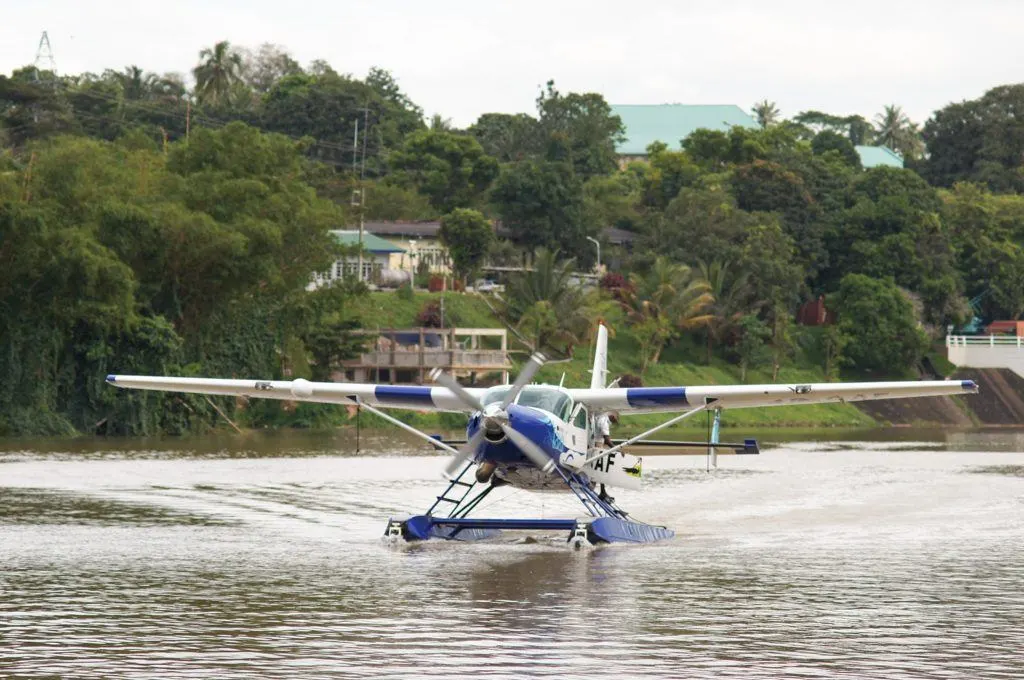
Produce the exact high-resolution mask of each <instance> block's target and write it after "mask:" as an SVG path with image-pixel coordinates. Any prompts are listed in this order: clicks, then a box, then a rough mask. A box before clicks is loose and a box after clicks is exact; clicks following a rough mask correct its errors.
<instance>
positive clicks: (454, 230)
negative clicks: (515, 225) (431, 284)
mask: <svg viewBox="0 0 1024 680" xmlns="http://www.w3.org/2000/svg"><path fill="white" fill-rule="evenodd" d="M438 236H440V238H441V243H443V244H444V246H445V247H446V248H447V249H448V253H449V254H450V255H451V258H452V264H453V265H454V269H455V274H456V275H457V276H461V277H462V278H463V279H467V278H468V277H470V276H472V274H473V273H474V272H475V271H476V270H477V269H479V267H480V265H481V264H483V261H484V258H485V257H487V252H488V250H489V249H490V246H491V242H492V241H493V240H494V228H493V227H492V226H491V223H490V221H488V219H487V218H486V217H484V216H483V213H481V212H479V211H477V210H472V209H467V208H456V209H455V210H453V211H452V212H450V213H448V214H447V215H445V216H444V217H442V218H441V230H440V232H439V233H438Z"/></svg>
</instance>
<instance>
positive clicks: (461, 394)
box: [430, 368, 484, 411]
mask: <svg viewBox="0 0 1024 680" xmlns="http://www.w3.org/2000/svg"><path fill="white" fill-rule="evenodd" d="M430 379H431V380H433V381H434V382H436V383H438V384H439V385H441V386H442V387H447V388H448V389H449V390H451V391H452V393H453V394H454V395H455V396H456V397H458V398H459V401H461V402H462V403H463V404H465V405H466V406H468V407H470V408H471V409H473V410H474V411H483V410H484V405H483V404H482V403H480V400H479V399H477V398H476V397H474V396H473V395H472V394H470V393H469V392H468V391H466V388H465V387H463V386H462V385H460V384H459V381H458V380H456V379H455V378H453V377H452V376H450V375H448V374H447V373H445V372H444V371H442V370H441V369H440V368H435V369H434V370H432V371H431V372H430Z"/></svg>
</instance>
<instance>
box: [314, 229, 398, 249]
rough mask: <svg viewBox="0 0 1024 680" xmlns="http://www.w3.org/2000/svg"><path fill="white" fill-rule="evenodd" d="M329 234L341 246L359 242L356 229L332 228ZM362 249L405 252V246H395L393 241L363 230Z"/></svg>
mask: <svg viewBox="0 0 1024 680" xmlns="http://www.w3.org/2000/svg"><path fill="white" fill-rule="evenodd" d="M331 236H333V237H334V238H335V239H336V240H337V241H338V243H340V244H342V245H343V246H354V245H358V243H359V230H358V229H332V230H331ZM363 249H364V250H368V251H369V252H371V253H374V254H380V255H390V254H391V253H404V252H405V248H401V247H399V246H396V245H395V244H394V243H391V242H390V241H386V240H384V239H382V238H381V237H380V236H376V235H374V234H371V233H370V232H368V231H365V230H364V231H363Z"/></svg>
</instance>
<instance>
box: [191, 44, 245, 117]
mask: <svg viewBox="0 0 1024 680" xmlns="http://www.w3.org/2000/svg"><path fill="white" fill-rule="evenodd" d="M199 59H200V64H199V65H198V66H196V67H195V68H194V69H192V74H193V75H194V76H195V78H196V98H197V99H198V100H199V102H200V103H203V104H213V105H215V106H216V105H218V104H225V103H228V101H229V100H230V98H231V91H232V89H233V88H234V86H235V84H236V83H239V82H241V79H242V57H241V55H239V54H238V52H236V51H234V50H232V49H231V45H230V43H228V41H227V40H221V41H220V42H219V43H217V44H216V45H214V46H213V49H212V50H211V49H210V48H204V49H203V51H202V52H200V53H199Z"/></svg>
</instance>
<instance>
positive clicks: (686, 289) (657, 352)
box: [626, 257, 714, 375]
mask: <svg viewBox="0 0 1024 680" xmlns="http://www.w3.org/2000/svg"><path fill="white" fill-rule="evenodd" d="M629 278H630V282H631V283H632V284H633V290H632V291H631V292H630V293H628V298H627V301H626V304H627V306H628V308H629V309H628V316H629V319H630V321H631V322H632V324H633V332H634V334H635V335H636V336H637V340H638V341H639V343H640V353H641V356H640V373H641V375H643V373H644V372H645V371H646V370H647V367H648V366H649V365H650V364H656V363H658V359H659V358H660V357H661V351H662V350H663V349H664V348H665V345H666V344H667V343H668V342H669V341H670V340H672V339H673V338H675V337H677V336H678V335H679V333H680V332H685V331H688V330H692V329H694V328H698V327H700V326H704V325H706V324H707V323H708V321H710V320H711V318H712V316H711V315H710V314H708V313H707V308H708V306H709V305H711V303H713V302H714V297H713V296H712V295H711V293H710V287H709V286H708V282H707V281H705V280H703V279H701V278H699V277H695V276H694V275H693V272H692V270H691V269H690V268H689V267H687V266H686V265H683V264H677V263H674V262H670V261H669V260H668V259H667V258H665V257H659V258H658V259H657V260H655V261H654V266H653V267H652V268H651V271H650V272H648V274H647V275H646V276H644V277H640V276H638V275H636V274H631V275H630V277H629Z"/></svg>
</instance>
